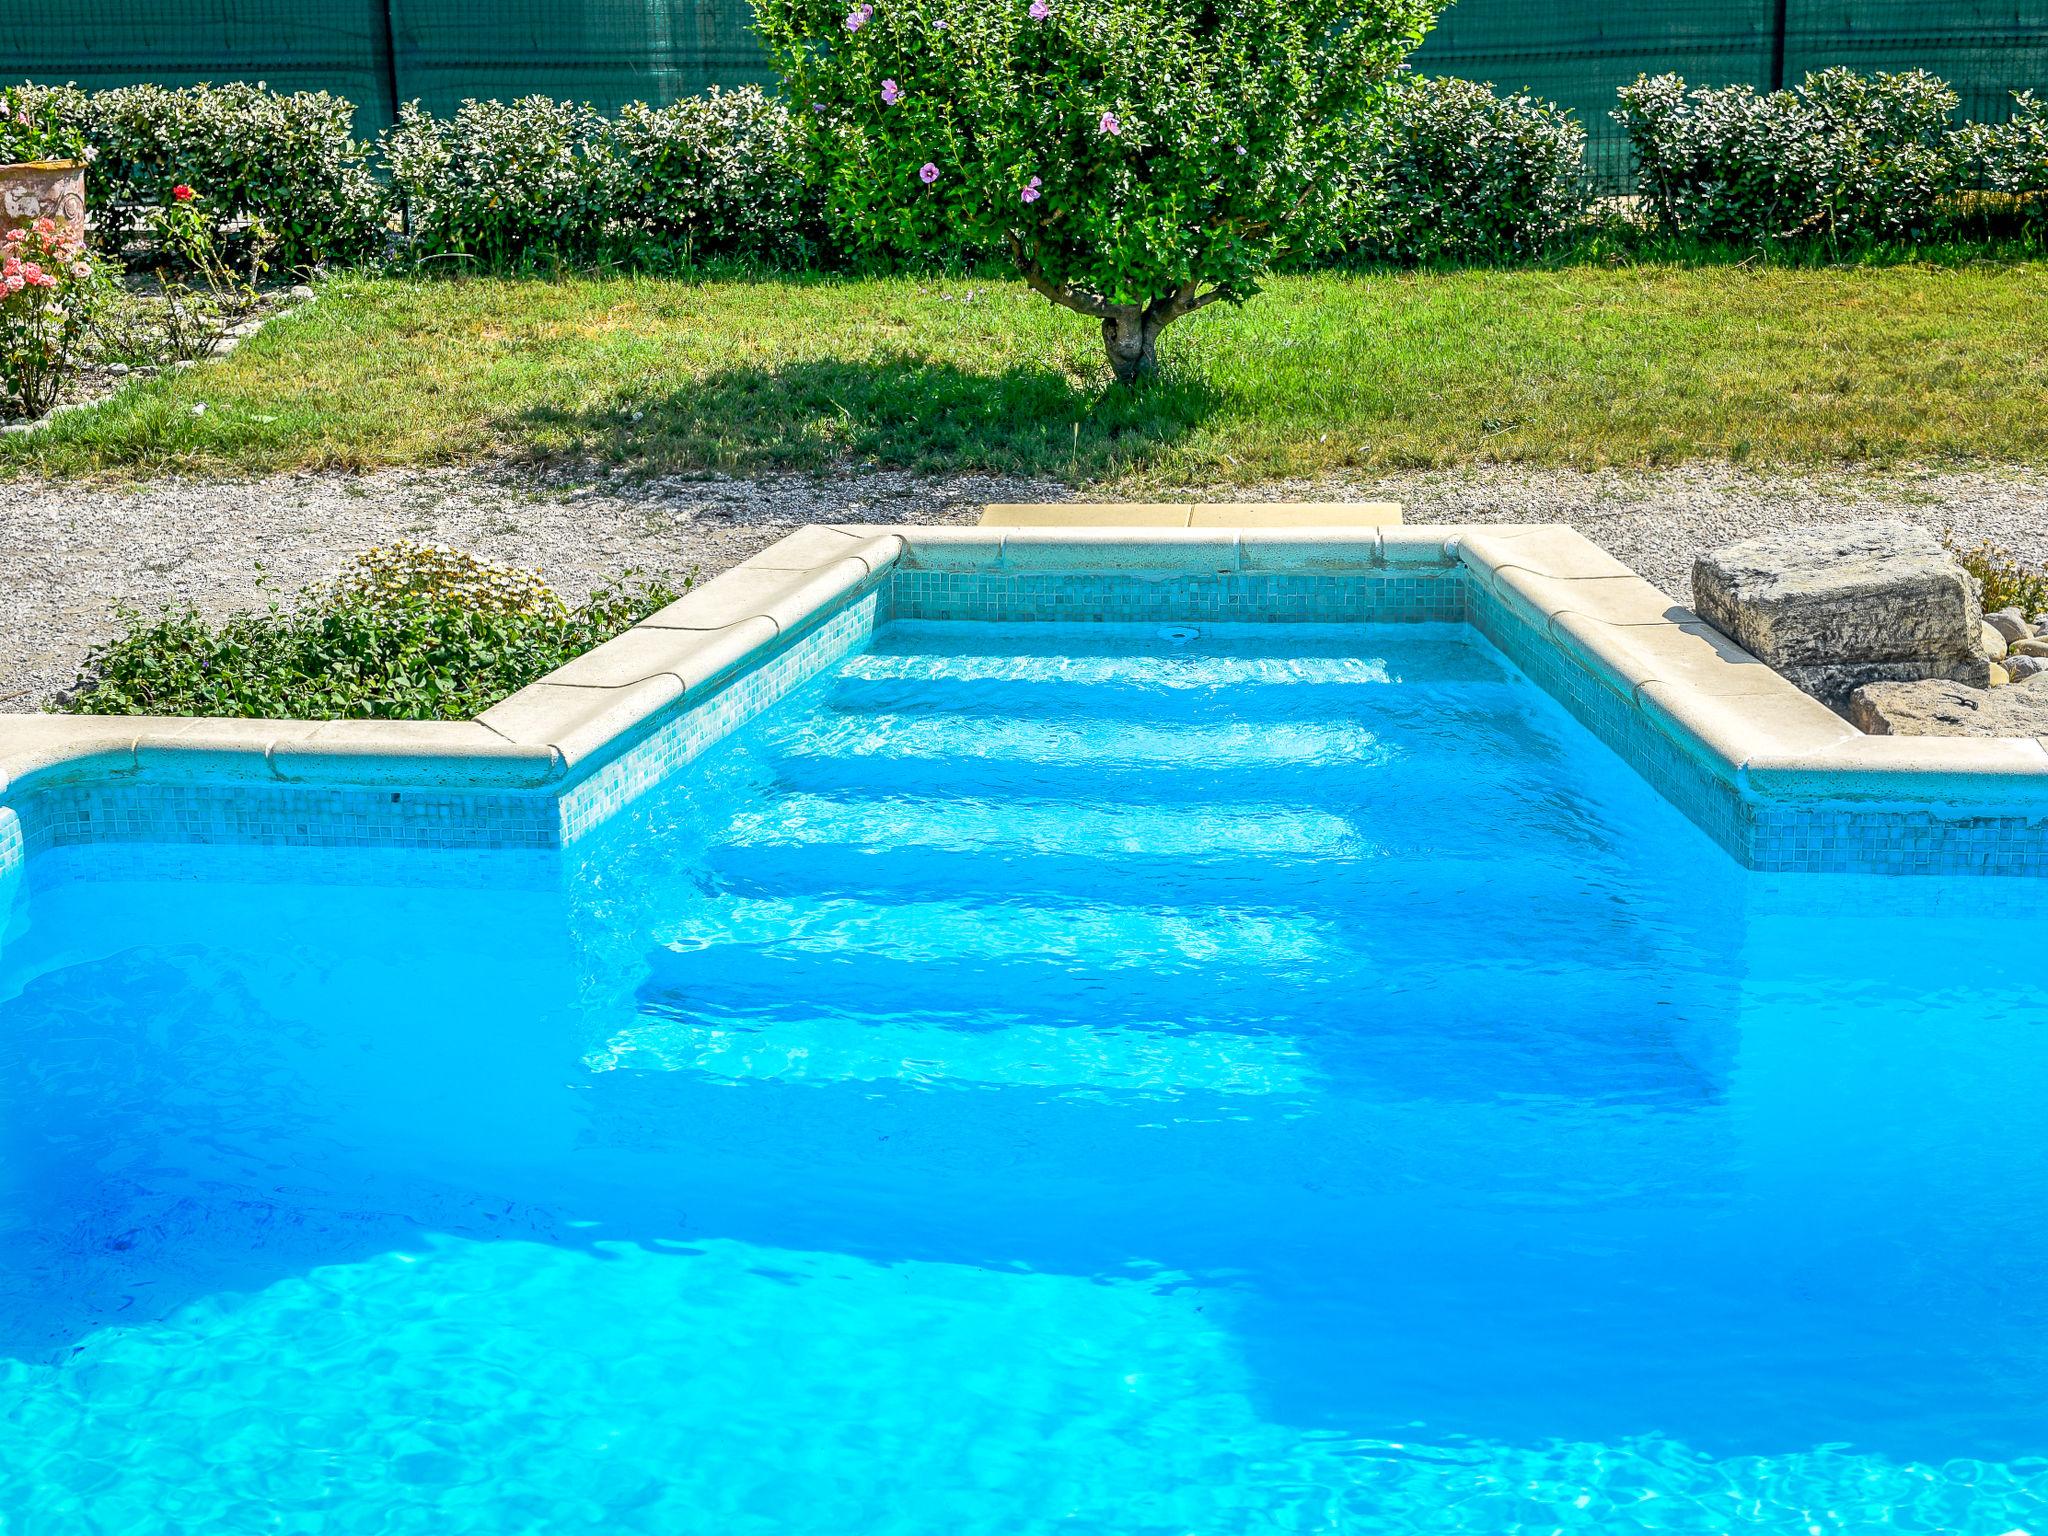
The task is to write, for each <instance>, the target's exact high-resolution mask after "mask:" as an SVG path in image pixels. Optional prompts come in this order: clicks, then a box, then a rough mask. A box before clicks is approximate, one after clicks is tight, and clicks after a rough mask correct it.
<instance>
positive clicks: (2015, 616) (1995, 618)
mask: <svg viewBox="0 0 2048 1536" xmlns="http://www.w3.org/2000/svg"><path fill="white" fill-rule="evenodd" d="M1984 622H1985V623H1986V624H1989V625H1990V626H1991V627H1992V628H1993V629H1995V630H1997V631H1998V633H1999V636H2000V637H2001V638H2002V639H2003V640H2004V641H2005V643H2006V644H2007V645H2011V644H2012V643H2013V641H2015V640H2027V639H2031V638H2032V637H2033V633H2034V626H2033V625H2032V624H2030V623H2028V622H2027V619H2026V617H2025V616H2024V615H2023V614H2021V612H2020V611H2019V609H2017V608H2001V609H1999V610H1998V611H1997V612H1996V613H1987V614H1985V615H1984Z"/></svg>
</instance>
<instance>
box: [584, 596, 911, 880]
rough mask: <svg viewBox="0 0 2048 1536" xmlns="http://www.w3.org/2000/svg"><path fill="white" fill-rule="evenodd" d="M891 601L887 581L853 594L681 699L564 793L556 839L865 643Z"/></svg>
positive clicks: (597, 819)
mask: <svg viewBox="0 0 2048 1536" xmlns="http://www.w3.org/2000/svg"><path fill="white" fill-rule="evenodd" d="M888 601H889V594H888V592H887V590H886V587H884V586H878V587H875V588H872V589H870V590H868V591H867V592H865V593H864V594H862V595H859V596H856V597H855V598H854V600H853V601H852V602H850V603H849V604H847V605H846V606H845V607H843V608H841V609H840V610H839V611H838V612H836V613H834V614H832V615H830V616H829V617H827V618H826V619H825V620H824V621H823V622H822V623H820V624H818V625H817V626H816V627H815V628H813V629H810V630H808V631H802V632H799V633H798V634H796V635H795V636H793V637H792V638H791V639H790V640H789V642H788V643H787V644H785V645H783V646H782V647H781V648H779V649H778V650H775V651H773V652H771V653H770V654H769V655H768V656H767V657H765V658H763V659H762V660H760V661H759V662H757V663H755V664H754V665H753V666H751V667H749V668H748V669H747V670H746V671H745V672H742V673H740V674H739V675H738V676H736V677H734V678H733V679H732V680H731V681H730V682H728V683H726V684H725V685H724V686H723V687H721V688H719V689H718V690H717V691H716V692H715V693H713V694H711V695H710V696H709V697H708V698H705V699H703V700H701V701H699V702H696V703H687V702H686V703H685V705H684V707H683V709H682V710H681V712H680V713H678V714H675V715H673V716H670V717H668V718H666V719H664V720H661V721H660V722H659V723H658V724H656V725H655V726H654V728H653V729H652V731H651V732H649V733H647V734H645V735H644V736H643V737H642V738H641V739H640V740H639V741H637V742H635V743H633V744H632V745H630V746H628V747H627V748H626V750H625V751H623V752H621V753H620V754H618V755H617V756H616V757H613V758H612V759H611V760H610V761H609V762H607V763H605V764H604V765H603V766H602V767H600V768H599V769H598V770H597V771H596V772H594V773H592V774H590V775H588V776H587V777H586V778H584V779H583V780H582V781H581V782H579V783H578V784H577V785H576V786H575V787H574V788H572V789H571V790H570V791H569V792H568V793H567V794H566V795H564V796H563V797H562V802H561V840H562V841H563V842H565V843H569V842H574V841H575V840H576V839H577V838H579V837H581V836H583V835H584V834H585V833H586V832H589V831H590V830H591V829H592V828H593V827H596V826H598V825H599V824H601V823H602V822H604V821H605V820H606V819H607V818H608V817H610V816H612V815H613V814H614V813H616V812H617V811H618V810H619V809H620V808H621V807H623V806H625V805H628V804H630V803H631V802H632V801H634V800H636V799H638V798H639V797H640V796H641V795H642V794H644V793H646V791H647V790H649V789H651V788H653V786H654V785H656V784H658V783H660V782H661V781H662V780H663V779H665V778H667V777H669V776H670V775H671V774H673V773H674V772H675V771H676V770H677V769H678V768H680V767H682V766H683V764H685V763H687V762H689V761H690V760H691V759H692V758H694V757H696V756H697V755H698V754H699V753H701V752H703V751H705V750H706V749H707V748H709V747H711V746H714V745H716V744H717V743H718V742H719V741H720V740H722V739H723V738H724V737H726V736H728V735H730V734H731V733H732V732H733V731H735V730H737V729H739V727H741V726H742V725H745V724H746V723H747V721H749V720H751V719H753V718H754V717H755V716H756V715H758V714H760V713H761V712H762V711H763V710H765V709H768V708H770V707H771V706H773V705H774V704H775V703H776V702H777V701H778V700H780V699H781V698H783V697H784V696H785V695H787V694H788V693H789V692H790V691H791V690H792V689H795V688H800V687H802V686H803V685H804V684H805V683H806V682H808V681H810V679H811V678H813V677H815V676H817V674H818V673H820V672H822V671H823V670H824V669H825V668H827V667H829V666H831V665H832V664H833V663H834V662H836V661H838V660H839V659H840V658H841V657H842V656H844V655H846V653H847V652H849V651H851V650H853V649H854V648H855V647H856V646H859V645H863V644H865V643H866V641H867V639H868V637H869V636H871V635H872V634H874V632H875V630H876V628H877V627H878V626H879V625H881V624H882V623H883V622H885V616H886V614H887V612H888Z"/></svg>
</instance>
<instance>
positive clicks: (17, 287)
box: [0, 272, 26, 293]
mask: <svg viewBox="0 0 2048 1536" xmlns="http://www.w3.org/2000/svg"><path fill="white" fill-rule="evenodd" d="M0 286H4V287H5V288H6V289H7V291H8V292H9V293H19V292H21V290H22V289H23V287H25V286H26V284H25V283H24V281H23V279H22V275H21V274H20V273H19V272H17V273H15V274H14V276H12V277H6V278H0Z"/></svg>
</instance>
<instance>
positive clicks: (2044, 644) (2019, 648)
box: [2006, 639, 2048, 656]
mask: <svg viewBox="0 0 2048 1536" xmlns="http://www.w3.org/2000/svg"><path fill="white" fill-rule="evenodd" d="M2006 652H2007V654H2008V655H2012V656H2048V640H2039V639H2035V640H2015V641H2013V643H2012V644H2011V645H2009V646H2007V647H2006Z"/></svg>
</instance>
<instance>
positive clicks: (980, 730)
mask: <svg viewBox="0 0 2048 1536" xmlns="http://www.w3.org/2000/svg"><path fill="white" fill-rule="evenodd" d="M1441 723H1442V726H1443V729H1442V730H1440V731H1437V732H1434V733H1432V734H1428V735H1423V734H1418V733H1415V732H1412V731H1407V732H1397V731H1393V730H1391V729H1390V730H1388V731H1385V732H1383V731H1381V730H1379V729H1375V728H1374V727H1373V725H1372V724H1371V723H1369V722H1367V721H1364V720H1313V719H1310V720H1300V719H1291V720H1266V721H1248V720H1231V719H1228V718H1223V719H1216V720H1206V721H1198V720H1171V721H1157V720H1146V719H1143V718H1137V717H1134V718H1130V719H1126V720H1122V721H1118V720H1105V719H1080V720H1063V719H1058V718H1051V719H1034V718H1030V717H1027V716H1021V715H979V714H975V715H924V714H917V715H891V714H862V715H823V716H818V717H816V718H814V719H812V720H810V721H808V722H807V723H806V724H805V725H803V726H802V727H798V728H791V729H787V730H783V729H773V728H771V729H765V730H763V731H762V732H761V733H760V735H759V737H758V745H759V748H760V750H761V752H762V753H763V755H764V756H766V757H768V758H770V759H773V760H791V759H799V758H805V759H811V758H847V759H860V760H863V761H870V762H875V763H878V764H886V763H888V762H890V761H892V760H910V761H964V760H968V759H977V758H979V759H988V760H1001V761H1007V762H1014V763H1044V764H1050V765H1062V764H1064V765H1082V764H1087V765H1101V766H1105V767H1108V766H1114V765H1119V764H1122V765H1127V766H1132V767H1144V768H1149V769H1152V770H1155V771H1158V772H1162V773H1176V772H1180V771H1182V770H1184V769H1185V770H1195V771H1200V770H1204V769H1208V768H1212V767H1213V768H1222V769H1234V770H1245V769H1250V768H1257V767H1259V766H1262V765H1271V766H1278V765H1282V764H1302V765H1308V764H1314V765H1322V766H1326V767H1341V766H1354V767H1356V766H1361V765H1362V766H1375V765H1382V764H1391V763H1396V762H1436V763H1440V764H1441V765H1442V766H1443V768H1444V769H1445V771H1447V772H1449V773H1452V774H1456V773H1458V772H1460V771H1462V769H1463V768H1464V767H1465V766H1466V765H1468V764H1470V765H1474V766H1477V765H1483V764H1485V763H1487V762H1488V761H1489V760H1491V759H1495V758H1500V759H1507V760H1512V759H1514V758H1516V757H1517V756H1521V755H1525V754H1533V755H1535V756H1536V757H1537V758H1539V759H1542V760H1548V759H1550V758H1551V757H1553V756H1554V755H1556V754H1558V753H1560V752H1561V751H1562V748H1561V746H1560V744H1559V742H1558V739H1557V737H1556V736H1555V735H1554V734H1553V733H1552V732H1551V731H1549V730H1548V729H1546V728H1545V727H1544V726H1543V725H1542V723H1541V722H1539V721H1537V720H1536V719H1535V718H1534V717H1519V718H1504V717H1502V716H1499V715H1495V714H1487V715H1482V716H1479V717H1476V718H1466V717H1463V716H1459V715H1447V716H1445V717H1444V719H1443V720H1442V722H1441Z"/></svg>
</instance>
